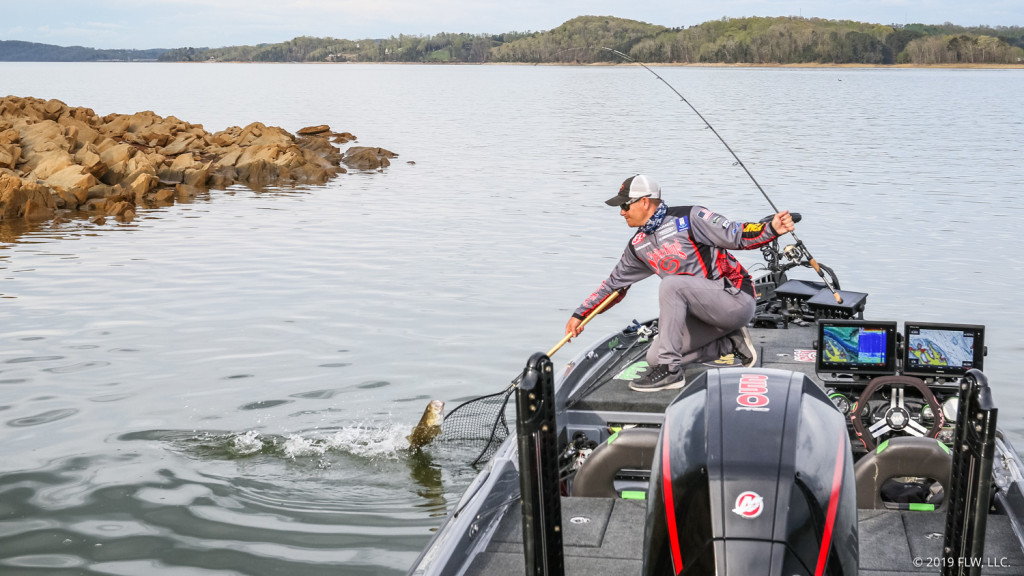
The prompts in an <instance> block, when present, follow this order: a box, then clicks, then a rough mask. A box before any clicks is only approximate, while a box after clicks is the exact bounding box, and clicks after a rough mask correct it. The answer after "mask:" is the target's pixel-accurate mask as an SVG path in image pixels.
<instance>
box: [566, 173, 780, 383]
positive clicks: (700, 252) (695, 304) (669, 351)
mask: <svg viewBox="0 0 1024 576" xmlns="http://www.w3.org/2000/svg"><path fill="white" fill-rule="evenodd" d="M605 203H606V204H608V205H609V206H618V207H619V214H621V215H622V216H623V217H624V218H625V219H626V224H628V225H629V226H630V227H632V228H638V229H639V230H637V232H636V234H634V235H633V238H632V240H630V242H629V244H628V245H627V246H626V250H625V252H624V253H623V254H622V258H621V259H619V262H618V264H616V265H615V268H614V269H613V270H612V273H611V275H610V276H609V277H608V279H607V280H605V281H604V282H602V283H601V286H600V287H599V288H598V289H597V291H596V292H594V293H593V294H591V295H590V296H589V297H588V298H587V299H586V300H584V301H583V304H581V305H580V306H579V308H577V309H576V311H575V312H574V313H573V315H572V318H570V319H569V322H568V324H566V325H565V333H566V334H571V335H573V336H578V335H579V334H580V332H582V331H583V328H582V326H581V325H580V324H581V323H582V321H583V319H584V318H586V317H587V316H588V315H589V314H590V313H591V312H593V310H594V309H595V308H597V306H598V305H599V304H600V303H601V302H603V301H604V300H605V298H607V297H608V296H609V295H611V294H612V292H614V291H615V290H620V294H619V295H618V297H617V298H616V300H615V301H613V302H612V303H611V304H615V303H616V302H617V301H618V300H621V299H622V297H623V296H625V292H626V290H627V289H628V288H629V287H630V286H631V285H633V284H634V283H636V282H639V281H640V280H643V279H644V278H647V277H648V276H651V275H652V274H657V275H658V276H660V277H661V287H660V288H659V290H658V305H659V315H658V336H656V337H655V339H654V342H652V343H651V348H650V350H648V352H647V363H648V364H649V366H650V367H649V369H648V370H647V371H646V372H645V373H644V374H643V375H642V376H641V377H640V378H638V379H635V380H633V381H632V382H630V384H629V387H630V388H632V389H633V390H637V391H640V392H647V391H655V390H664V389H669V388H681V387H682V386H683V384H685V379H684V376H683V367H684V366H686V365H687V364H693V363H697V362H707V361H711V360H715V359H718V358H720V357H721V356H724V355H727V354H734V355H735V357H737V358H738V359H739V361H740V362H741V363H742V364H743V365H744V366H752V365H753V364H754V362H756V360H757V352H756V350H755V348H754V345H753V343H752V342H751V340H750V335H749V334H748V332H747V330H746V328H745V327H746V325H747V324H748V323H749V322H750V320H751V319H752V318H753V317H754V308H755V301H754V284H753V281H752V280H751V278H750V274H748V273H747V271H746V270H745V269H744V268H743V266H742V265H741V264H740V263H739V262H738V261H737V260H736V258H734V257H733V255H732V254H730V253H729V252H728V249H740V250H750V249H752V248H759V247H761V246H763V245H764V244H767V243H768V242H771V241H772V240H773V239H775V238H777V237H778V236H781V235H783V234H786V233H787V232H791V231H792V230H793V218H792V217H791V216H790V215H789V211H788V210H783V211H782V212H779V213H778V214H776V215H775V216H774V217H773V218H772V221H771V223H770V224H761V223H756V222H734V221H731V220H729V219H728V218H726V217H725V216H722V215H721V214H717V213H715V212H712V211H710V210H708V209H707V208H704V207H703V206H676V207H672V208H670V207H669V206H668V205H667V204H665V203H664V202H662V201H661V186H659V185H658V183H657V182H655V181H654V180H652V179H651V178H650V177H649V176H645V175H643V174H637V175H635V176H631V177H629V178H627V179H626V181H625V182H623V183H622V187H621V188H620V189H619V193H618V194H617V195H616V196H614V197H613V198H611V199H609V200H607V201H606V202H605ZM609 307H610V306H609Z"/></svg>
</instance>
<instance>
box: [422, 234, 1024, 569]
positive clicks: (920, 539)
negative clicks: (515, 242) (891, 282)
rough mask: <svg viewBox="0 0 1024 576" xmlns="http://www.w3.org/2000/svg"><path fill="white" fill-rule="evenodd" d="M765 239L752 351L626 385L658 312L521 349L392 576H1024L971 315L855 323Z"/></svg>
mask: <svg viewBox="0 0 1024 576" xmlns="http://www.w3.org/2000/svg"><path fill="white" fill-rule="evenodd" d="M762 253H763V255H764V257H765V261H766V265H765V266H764V268H763V269H761V270H758V271H757V272H756V276H757V277H756V286H757V292H758V306H757V312H756V315H755V317H754V319H753V321H752V322H751V324H750V326H749V327H748V328H747V329H748V330H749V333H750V336H751V339H752V340H753V342H754V343H755V347H756V348H757V358H756V360H754V361H753V362H750V363H749V364H750V365H740V366H735V365H731V363H730V358H728V357H725V358H723V359H722V360H721V361H720V363H718V364H716V363H711V364H710V365H698V366H690V367H687V369H686V384H685V386H684V387H682V388H681V389H678V390H664V391H658V392H648V393H639V392H634V391H632V390H630V389H629V382H630V380H631V379H633V378H637V377H639V375H640V374H642V373H643V370H644V369H645V367H646V362H645V354H646V352H647V348H648V346H649V345H650V342H651V339H652V338H653V336H654V335H655V334H657V331H658V326H657V321H656V320H650V321H647V322H643V323H640V322H636V321H634V322H633V324H632V325H630V326H627V327H625V328H624V329H622V330H619V331H616V332H614V333H612V334H609V335H608V336H606V337H604V338H602V339H601V340H600V341H598V342H597V343H596V344H595V345H594V346H593V347H592V348H590V349H589V350H587V351H586V352H583V353H581V354H579V355H578V356H576V357H575V358H573V359H572V360H571V361H570V362H569V363H568V364H567V365H566V366H565V367H564V368H562V367H558V368H556V367H555V366H554V365H553V364H552V362H551V360H550V359H549V357H548V356H549V354H548V355H546V354H543V353H538V354H535V355H534V356H533V357H531V358H530V359H529V361H528V362H527V364H526V368H525V369H524V371H523V374H522V375H521V377H520V378H519V379H517V381H516V382H515V383H514V384H513V385H512V386H510V387H509V388H508V390H507V391H506V392H504V393H502V394H496V395H492V396H493V397H492V398H490V401H492V402H493V401H494V400H495V399H496V400H498V401H499V403H498V405H499V409H498V411H497V412H496V415H495V418H494V419H493V422H490V423H489V425H488V426H486V427H485V429H486V430H487V434H484V435H483V436H484V437H485V438H486V441H487V442H489V445H490V447H489V448H488V449H485V451H486V456H487V457H488V459H487V461H486V464H485V465H483V466H482V468H481V470H480V472H479V475H478V476H477V477H476V478H475V479H474V480H473V482H472V483H471V484H470V486H469V487H468V489H467V490H466V492H465V493H464V494H463V496H462V497H461V500H460V501H459V502H458V504H457V505H456V506H455V507H454V509H453V510H452V511H451V512H450V513H449V515H448V516H447V517H446V519H445V520H444V522H443V524H442V525H441V527H440V528H439V529H438V530H437V532H436V533H435V535H434V536H433V538H432V539H431V540H430V542H429V543H428V545H427V546H426V548H425V549H424V550H423V551H422V552H421V554H420V556H419V557H418V558H417V560H416V562H415V564H413V566H412V567H411V569H410V571H409V574H411V575H416V576H419V575H423V576H427V575H448V576H456V575H459V576H461V575H466V576H476V575H484V574H502V575H505V574H523V573H526V574H550V575H560V574H570V575H581V576H582V575H585V576H597V575H605V574H608V575H616V576H618V575H625V574H643V575H644V576H653V575H663V574H672V575H675V574H683V575H687V576H689V575H713V574H717V575H722V576H726V575H729V576H753V575H765V576H796V575H808V576H809V575H814V576H821V575H823V574H828V575H846V576H855V575H857V574H862V575H871V576H890V575H896V574H918V573H921V574H944V575H945V574H979V573H982V572H984V573H985V574H1024V465H1022V461H1021V459H1020V457H1019V456H1018V455H1017V453H1016V452H1015V451H1014V449H1013V447H1012V446H1011V444H1010V442H1009V441H1008V440H1007V438H1006V437H1005V435H1004V434H1003V433H1002V432H1001V431H1000V429H999V428H998V427H997V413H998V411H997V409H996V408H995V405H994V402H993V398H992V393H991V390H990V388H989V385H988V381H987V378H986V376H985V374H984V372H983V369H984V362H985V344H984V342H985V329H984V327H983V326H980V325H976V324H965V323H959V322H958V323H934V322H916V321H914V320H913V319H885V320H867V319H865V314H864V310H865V307H866V303H867V296H868V295H867V294H866V293H862V292H851V291H846V290H841V289H839V282H838V279H837V278H836V276H835V274H834V272H833V271H832V270H831V269H829V268H827V267H824V266H821V267H820V268H821V269H823V270H824V274H823V275H822V277H823V279H824V280H825V281H824V282H818V281H807V280H798V279H791V278H789V277H788V272H789V271H790V270H791V269H792V268H794V267H798V266H810V265H811V264H814V265H815V266H818V265H817V264H816V263H814V262H813V260H812V259H811V258H810V256H809V255H808V254H807V253H806V251H805V250H804V249H803V247H802V245H801V244H800V243H799V242H797V243H796V244H793V245H791V246H787V247H786V248H785V249H780V247H779V245H778V243H777V242H773V243H772V244H770V245H768V246H765V247H763V248H762ZM837 295H838V297H837ZM956 320H961V319H956ZM733 363H735V360H734V361H733ZM512 395H514V396H515V410H514V412H515V417H514V424H513V417H512V412H513V408H512V402H511V401H509V402H508V423H506V410H505V403H504V402H503V401H502V400H505V401H508V400H509V398H510V397H511V396H512ZM471 402H472V401H471ZM467 404H470V403H467ZM463 406H467V405H463ZM463 406H460V407H459V408H456V410H454V411H452V412H451V413H450V414H449V416H448V417H447V418H446V420H445V422H444V425H443V426H442V430H443V432H442V437H441V441H444V440H445V435H446V434H447V428H448V427H449V426H450V424H452V422H450V420H454V419H457V418H458V415H459V414H460V409H462V408H463ZM467 409H468V406H467ZM466 411H467V410H462V411H461V413H464V412H466ZM505 433H507V437H505V438H504V439H503V440H502V436H503V435H504V434H505Z"/></svg>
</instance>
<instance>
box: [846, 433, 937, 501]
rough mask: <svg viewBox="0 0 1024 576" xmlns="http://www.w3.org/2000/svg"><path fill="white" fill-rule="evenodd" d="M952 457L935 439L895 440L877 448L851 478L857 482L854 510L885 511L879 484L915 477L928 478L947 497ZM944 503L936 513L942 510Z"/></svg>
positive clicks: (858, 463)
mask: <svg viewBox="0 0 1024 576" xmlns="http://www.w3.org/2000/svg"><path fill="white" fill-rule="evenodd" d="M952 468H953V457H952V455H951V454H950V451H949V448H947V447H946V446H945V445H944V444H943V443H941V442H939V441H938V440H936V439H935V438H922V437H918V436H896V437H894V438H890V439H889V440H888V441H887V442H883V443H881V444H879V445H878V448H876V449H875V450H872V451H871V452H868V453H867V454H866V455H865V456H864V457H863V458H861V459H860V460H858V461H857V463H856V464H855V465H854V467H853V475H854V477H855V478H856V481H857V508H869V509H876V510H877V509H883V508H887V506H886V505H885V502H884V501H883V500H882V496H881V494H880V490H881V488H882V484H883V483H884V482H885V481H886V480H889V479H891V478H899V477H903V476H917V477H924V478H931V479H932V480H935V481H936V482H938V483H939V484H941V485H942V488H943V491H944V492H945V494H946V495H948V494H949V482H950V475H951V473H952ZM945 505H946V499H945V498H944V499H943V501H942V504H940V505H939V506H937V507H936V508H935V509H936V510H938V509H941V508H944V507H945Z"/></svg>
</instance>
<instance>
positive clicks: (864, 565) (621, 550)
mask: <svg viewBox="0 0 1024 576" xmlns="http://www.w3.org/2000/svg"><path fill="white" fill-rule="evenodd" d="M750 334H751V338H752V339H753V341H754V343H755V345H756V346H757V349H758V350H757V352H758V360H757V362H756V365H757V366H758V367H762V368H775V369H783V370H790V371H793V372H800V373H804V374H807V375H808V376H809V377H810V378H811V379H812V380H813V381H815V382H817V383H818V384H819V385H820V386H823V383H822V381H821V379H820V378H818V376H817V375H816V374H815V373H814V367H815V365H814V361H813V355H812V354H811V352H813V350H814V339H815V338H816V330H815V329H814V328H813V327H796V326H792V327H790V328H789V329H787V330H772V329H757V328H752V329H750ZM634 339H635V337H632V338H630V337H619V338H611V339H609V341H607V342H605V343H603V344H602V345H599V346H597V347H596V348H595V349H596V350H605V351H608V352H607V353H610V354H614V353H613V352H611V349H613V348H616V349H618V350H620V351H622V350H625V352H624V353H621V354H620V355H619V356H618V357H614V358H613V359H612V361H611V363H610V364H608V365H603V364H599V363H600V359H597V360H595V361H594V362H595V365H594V366H593V367H591V368H588V370H594V371H600V372H601V375H600V376H598V377H597V378H595V379H594V380H592V382H593V385H591V386H590V387H589V389H588V390H585V391H577V393H578V394H579V397H577V398H573V399H572V401H570V402H569V409H568V414H567V416H568V418H569V420H570V427H572V426H573V424H572V421H573V420H576V421H579V419H581V418H583V419H587V418H592V417H599V418H601V419H603V420H604V421H610V420H609V419H610V418H623V420H622V421H623V422H628V421H629V420H628V419H629V418H630V417H634V418H636V420H635V421H636V422H640V423H648V424H649V423H653V422H655V420H653V419H654V418H655V417H658V418H660V415H661V414H663V413H664V410H665V407H666V406H667V405H668V404H669V403H670V402H671V401H672V400H673V399H674V398H675V397H676V396H677V395H678V393H679V390H664V391H660V392H648V393H638V392H634V391H632V390H630V389H629V382H628V378H629V377H630V376H629V374H630V367H631V366H633V365H635V364H636V363H637V362H640V361H643V360H644V357H645V352H646V349H647V347H648V345H649V344H648V343H646V342H644V341H639V342H636V345H631V344H633V340H634ZM708 369H710V368H709V367H706V366H691V367H688V368H687V371H686V377H687V381H692V380H693V379H695V378H696V377H697V376H698V375H699V374H701V373H702V372H705V371H707V370H708ZM587 378H590V376H588V377H587ZM823 387H824V386H823ZM588 415H590V416H588ZM561 506H562V534H563V538H564V541H563V544H564V556H565V574H568V575H570V576H594V575H595V574H640V573H641V571H642V565H643V557H642V555H643V541H644V521H645V510H646V503H645V502H644V501H642V500H624V499H623V500H619V499H609V498H581V497H568V498H562V499H561ZM518 511H519V507H518V506H516V505H513V506H511V507H509V508H508V509H507V511H506V513H505V515H504V517H503V518H502V520H501V521H500V523H499V525H498V527H497V528H496V530H495V533H494V536H493V539H492V540H491V541H490V542H489V544H488V545H487V547H486V549H485V550H484V551H482V552H481V553H479V554H478V555H476V556H475V558H474V560H473V562H472V564H471V565H470V567H469V569H468V571H467V572H466V574H467V575H469V576H475V575H483V574H522V573H524V568H525V566H524V556H523V544H522V540H523V529H522V519H521V515H520V514H519V513H518ZM945 519H946V515H945V512H944V511H939V512H924V511H906V510H889V509H886V510H871V509H860V510H858V522H859V547H860V567H859V570H860V574H862V575H865V576H896V575H900V574H940V573H941V571H942V566H941V561H942V543H943V539H942V534H943V532H944V530H945ZM972 562H976V563H980V565H981V566H982V567H983V570H984V573H985V574H1024V552H1022V550H1021V546H1020V543H1019V540H1018V538H1017V536H1016V535H1015V534H1014V532H1013V528H1012V525H1011V521H1010V518H1009V517H1008V516H1005V515H1000V514H991V515H990V516H989V517H988V525H987V530H986V542H985V556H984V557H983V558H978V559H974V560H972ZM810 569H811V570H812V571H813V569H814V567H810Z"/></svg>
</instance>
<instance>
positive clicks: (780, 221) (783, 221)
mask: <svg viewBox="0 0 1024 576" xmlns="http://www.w3.org/2000/svg"><path fill="white" fill-rule="evenodd" d="M794 229H795V227H794V226H793V217H792V216H790V214H789V210H783V211H782V212H779V213H778V214H776V215H775V216H774V217H773V218H772V230H775V233H776V234H778V235H779V236H782V235H783V234H786V233H789V232H792V231H793V230H794Z"/></svg>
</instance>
